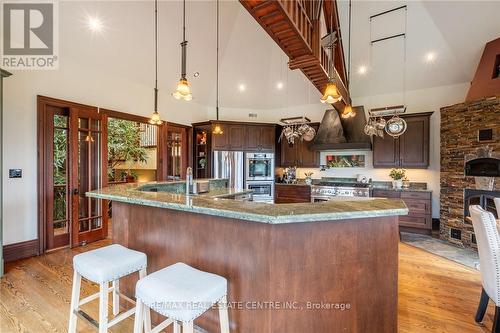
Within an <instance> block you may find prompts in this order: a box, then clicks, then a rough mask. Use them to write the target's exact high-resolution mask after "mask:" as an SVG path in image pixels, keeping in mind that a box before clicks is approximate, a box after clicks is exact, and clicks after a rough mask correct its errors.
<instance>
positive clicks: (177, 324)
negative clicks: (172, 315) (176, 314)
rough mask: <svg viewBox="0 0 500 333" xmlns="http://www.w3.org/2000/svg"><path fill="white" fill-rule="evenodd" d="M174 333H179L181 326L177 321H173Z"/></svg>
mask: <svg viewBox="0 0 500 333" xmlns="http://www.w3.org/2000/svg"><path fill="white" fill-rule="evenodd" d="M174 333H181V326H180V325H179V323H178V322H177V320H174Z"/></svg>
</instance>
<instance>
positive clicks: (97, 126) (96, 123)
mask: <svg viewBox="0 0 500 333" xmlns="http://www.w3.org/2000/svg"><path fill="white" fill-rule="evenodd" d="M90 124H91V126H90V129H91V130H93V131H100V130H101V121H100V120H98V119H91V120H90Z"/></svg>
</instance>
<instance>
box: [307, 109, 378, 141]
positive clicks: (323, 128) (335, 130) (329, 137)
mask: <svg viewBox="0 0 500 333" xmlns="http://www.w3.org/2000/svg"><path fill="white" fill-rule="evenodd" d="M353 110H354V111H355V112H356V115H355V116H354V117H351V118H347V119H342V118H341V117H340V116H339V113H338V112H337V110H335V109H330V110H326V112H325V115H324V116H323V120H322V121H321V124H320V125H319V128H318V132H317V133H316V136H315V138H314V142H313V144H312V148H313V149H315V150H371V149H372V141H371V138H370V137H369V136H368V135H366V134H365V133H364V127H365V125H366V116H365V109H364V108H363V107H362V106H356V107H353Z"/></svg>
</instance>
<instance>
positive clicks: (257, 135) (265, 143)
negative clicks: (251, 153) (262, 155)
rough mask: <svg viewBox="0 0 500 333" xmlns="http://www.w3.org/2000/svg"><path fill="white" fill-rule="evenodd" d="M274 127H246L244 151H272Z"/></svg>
mask: <svg viewBox="0 0 500 333" xmlns="http://www.w3.org/2000/svg"><path fill="white" fill-rule="evenodd" d="M275 133H276V127H275V126H274V125H258V126H257V125H248V126H246V149H247V150H255V151H262V150H267V151H272V150H274V147H275V139H274V138H275Z"/></svg>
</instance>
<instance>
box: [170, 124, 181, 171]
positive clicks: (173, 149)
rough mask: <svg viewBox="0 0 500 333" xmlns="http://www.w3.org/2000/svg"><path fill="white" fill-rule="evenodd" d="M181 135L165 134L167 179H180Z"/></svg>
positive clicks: (171, 132) (177, 133)
mask: <svg viewBox="0 0 500 333" xmlns="http://www.w3.org/2000/svg"><path fill="white" fill-rule="evenodd" d="M181 147H182V134H181V133H179V132H174V131H168V133H167V158H168V161H167V165H168V170H167V178H169V179H180V178H181V168H182V149H181Z"/></svg>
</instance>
